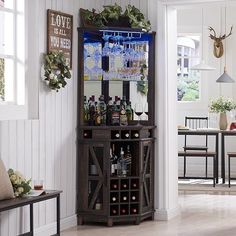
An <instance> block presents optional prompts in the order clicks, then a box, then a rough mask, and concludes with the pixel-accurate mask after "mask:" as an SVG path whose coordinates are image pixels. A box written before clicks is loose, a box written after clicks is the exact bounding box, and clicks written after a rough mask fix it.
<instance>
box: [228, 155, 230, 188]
mask: <svg viewBox="0 0 236 236" xmlns="http://www.w3.org/2000/svg"><path fill="white" fill-rule="evenodd" d="M228 175H229V188H230V156H228Z"/></svg>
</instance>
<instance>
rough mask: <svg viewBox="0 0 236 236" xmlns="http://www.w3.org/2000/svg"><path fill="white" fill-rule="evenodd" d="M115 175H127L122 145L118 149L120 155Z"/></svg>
mask: <svg viewBox="0 0 236 236" xmlns="http://www.w3.org/2000/svg"><path fill="white" fill-rule="evenodd" d="M117 175H118V176H120V177H125V176H126V175H127V165H126V161H125V159H124V150H123V147H121V149H120V156H119V158H118V161H117Z"/></svg>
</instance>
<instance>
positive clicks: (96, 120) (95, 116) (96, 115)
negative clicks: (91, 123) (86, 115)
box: [94, 102, 101, 125]
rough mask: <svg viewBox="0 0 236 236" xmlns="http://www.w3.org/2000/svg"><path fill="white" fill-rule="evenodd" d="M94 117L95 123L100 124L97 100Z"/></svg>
mask: <svg viewBox="0 0 236 236" xmlns="http://www.w3.org/2000/svg"><path fill="white" fill-rule="evenodd" d="M94 119H95V125H101V112H100V109H99V105H98V103H97V102H95V115H94Z"/></svg>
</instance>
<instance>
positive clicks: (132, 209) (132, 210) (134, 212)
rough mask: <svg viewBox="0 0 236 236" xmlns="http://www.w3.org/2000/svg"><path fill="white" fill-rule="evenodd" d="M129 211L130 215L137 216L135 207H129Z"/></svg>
mask: <svg viewBox="0 0 236 236" xmlns="http://www.w3.org/2000/svg"><path fill="white" fill-rule="evenodd" d="M130 211H131V214H137V213H138V209H137V208H136V207H131V209H130Z"/></svg>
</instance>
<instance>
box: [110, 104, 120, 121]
mask: <svg viewBox="0 0 236 236" xmlns="http://www.w3.org/2000/svg"><path fill="white" fill-rule="evenodd" d="M111 125H120V110H119V108H118V106H117V104H116V102H114V104H113V109H112V113H111Z"/></svg>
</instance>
